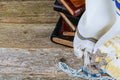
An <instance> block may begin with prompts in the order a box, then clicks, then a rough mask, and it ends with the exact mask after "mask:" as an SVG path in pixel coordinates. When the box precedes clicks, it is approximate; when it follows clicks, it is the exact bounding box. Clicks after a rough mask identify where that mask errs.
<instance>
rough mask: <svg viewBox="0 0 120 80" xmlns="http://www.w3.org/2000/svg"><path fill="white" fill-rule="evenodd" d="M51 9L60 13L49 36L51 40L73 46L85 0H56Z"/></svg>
mask: <svg viewBox="0 0 120 80" xmlns="http://www.w3.org/2000/svg"><path fill="white" fill-rule="evenodd" d="M53 9H54V10H55V11H57V12H58V13H59V15H60V18H59V19H58V22H57V24H56V26H55V28H54V30H53V32H52V34H51V36H50V38H51V41H52V42H54V43H57V44H61V45H64V46H68V47H73V39H74V36H75V31H76V28H77V24H78V21H79V19H80V17H81V15H82V14H83V12H84V11H85V0H56V1H55V3H54V5H53Z"/></svg>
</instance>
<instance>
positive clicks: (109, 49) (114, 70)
mask: <svg viewBox="0 0 120 80" xmlns="http://www.w3.org/2000/svg"><path fill="white" fill-rule="evenodd" d="M98 50H99V52H98V51H97V53H96V54H94V56H93V55H92V56H91V57H92V63H93V64H95V65H96V66H97V67H98V68H100V69H102V70H105V71H106V73H108V74H109V75H110V76H112V77H113V78H115V79H117V80H119V79H120V36H118V35H117V36H115V37H113V38H112V39H110V40H108V41H107V42H105V43H104V44H103V45H102V46H100V47H99V48H98ZM93 60H94V61H93Z"/></svg>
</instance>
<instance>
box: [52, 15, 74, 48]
mask: <svg viewBox="0 0 120 80" xmlns="http://www.w3.org/2000/svg"><path fill="white" fill-rule="evenodd" d="M62 20H63V18H62V17H60V18H59V20H58V22H57V24H56V26H55V28H54V30H53V32H52V34H51V36H50V39H51V41H52V42H54V43H56V44H60V45H64V46H67V47H73V39H74V37H73V36H72V37H68V36H63V35H62V34H61V28H62Z"/></svg>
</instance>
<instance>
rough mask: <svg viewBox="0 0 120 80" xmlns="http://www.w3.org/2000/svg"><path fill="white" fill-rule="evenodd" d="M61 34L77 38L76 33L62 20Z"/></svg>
mask: <svg viewBox="0 0 120 80" xmlns="http://www.w3.org/2000/svg"><path fill="white" fill-rule="evenodd" d="M61 33H62V35H63V36H73V37H74V36H75V31H72V30H71V29H70V27H69V25H68V24H67V23H66V22H65V21H64V20H62V29H61Z"/></svg>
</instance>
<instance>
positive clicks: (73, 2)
mask: <svg viewBox="0 0 120 80" xmlns="http://www.w3.org/2000/svg"><path fill="white" fill-rule="evenodd" d="M60 2H61V3H62V4H63V5H64V6H65V7H66V9H67V10H68V11H69V13H70V14H71V15H73V16H78V15H80V14H82V13H83V12H84V11H85V0H60Z"/></svg>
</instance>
